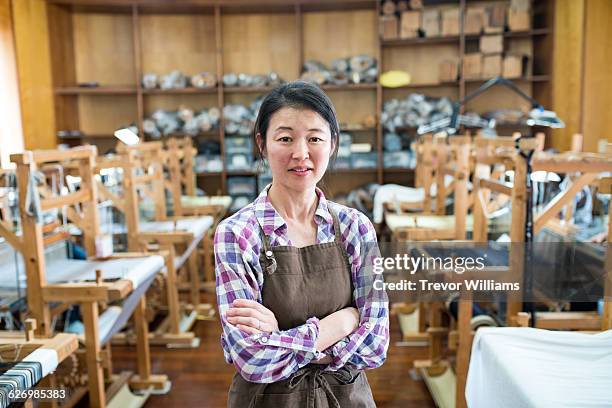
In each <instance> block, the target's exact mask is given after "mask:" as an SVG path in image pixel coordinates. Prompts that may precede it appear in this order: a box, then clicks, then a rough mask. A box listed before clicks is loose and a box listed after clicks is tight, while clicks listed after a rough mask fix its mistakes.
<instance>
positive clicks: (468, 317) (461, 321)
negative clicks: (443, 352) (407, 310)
mask: <svg viewBox="0 0 612 408" xmlns="http://www.w3.org/2000/svg"><path fill="white" fill-rule="evenodd" d="M472 303H473V301H472V299H471V295H470V294H469V293H467V292H464V293H462V295H461V298H460V300H459V311H458V313H459V315H458V316H457V318H458V322H457V330H458V332H459V346H458V347H457V363H456V370H457V374H456V375H457V385H456V390H457V392H456V394H455V407H456V408H466V407H467V402H466V401H465V385H466V383H467V374H468V369H469V366H470V354H471V352H472V325H471V321H472Z"/></svg>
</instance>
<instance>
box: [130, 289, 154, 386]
mask: <svg viewBox="0 0 612 408" xmlns="http://www.w3.org/2000/svg"><path fill="white" fill-rule="evenodd" d="M145 299H146V298H145V296H142V297H141V298H140V300H139V301H138V304H137V305H136V309H134V325H135V326H136V354H137V360H138V376H139V377H140V381H147V380H149V378H150V377H151V353H150V349H149V330H148V328H147V324H148V323H147V319H146V318H145V308H146V301H145Z"/></svg>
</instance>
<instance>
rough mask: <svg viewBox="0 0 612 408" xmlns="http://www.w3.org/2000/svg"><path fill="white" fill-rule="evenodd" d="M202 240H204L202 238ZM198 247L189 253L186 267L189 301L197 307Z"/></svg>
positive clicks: (198, 296)
mask: <svg viewBox="0 0 612 408" xmlns="http://www.w3.org/2000/svg"><path fill="white" fill-rule="evenodd" d="M202 242H204V240H202ZM198 258H199V254H198V249H197V248H196V249H194V250H193V251H192V252H191V254H190V255H189V260H188V262H189V263H188V264H187V268H189V280H190V281H191V282H190V284H189V289H190V292H191V303H192V304H193V307H194V308H195V307H198V305H199V304H200V270H199V268H198Z"/></svg>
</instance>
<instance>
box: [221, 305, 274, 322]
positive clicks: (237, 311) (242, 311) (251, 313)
mask: <svg viewBox="0 0 612 408" xmlns="http://www.w3.org/2000/svg"><path fill="white" fill-rule="evenodd" d="M227 315H228V316H242V317H254V318H256V319H259V320H265V319H266V315H264V314H263V313H261V312H260V311H259V310H256V309H252V308H250V307H230V308H229V309H228V310H227Z"/></svg>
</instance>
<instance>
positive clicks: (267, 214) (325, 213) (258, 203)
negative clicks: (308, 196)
mask: <svg viewBox="0 0 612 408" xmlns="http://www.w3.org/2000/svg"><path fill="white" fill-rule="evenodd" d="M270 186H271V184H269V185H268V186H266V188H264V189H263V191H262V192H261V194H259V196H258V197H257V198H256V199H255V201H254V202H253V206H254V209H255V216H256V217H257V222H258V223H259V225H260V226H261V229H262V230H263V232H264V233H265V234H266V235H270V234H271V233H272V232H276V231H278V230H279V229H282V228H287V224H286V223H285V220H284V219H283V217H281V215H280V214H279V213H278V211H276V209H275V208H274V207H273V206H272V203H271V202H270V199H269V198H268V190H269V189H270ZM315 191H316V193H317V196H319V204H318V205H317V209H316V210H315V222H316V223H317V225H319V224H321V223H322V222H325V223H327V224H332V223H333V222H334V221H333V218H332V215H331V213H330V212H329V207H328V202H327V199H326V198H325V195H324V194H323V192H322V191H321V190H320V189H319V188H318V187H317V188H315Z"/></svg>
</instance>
